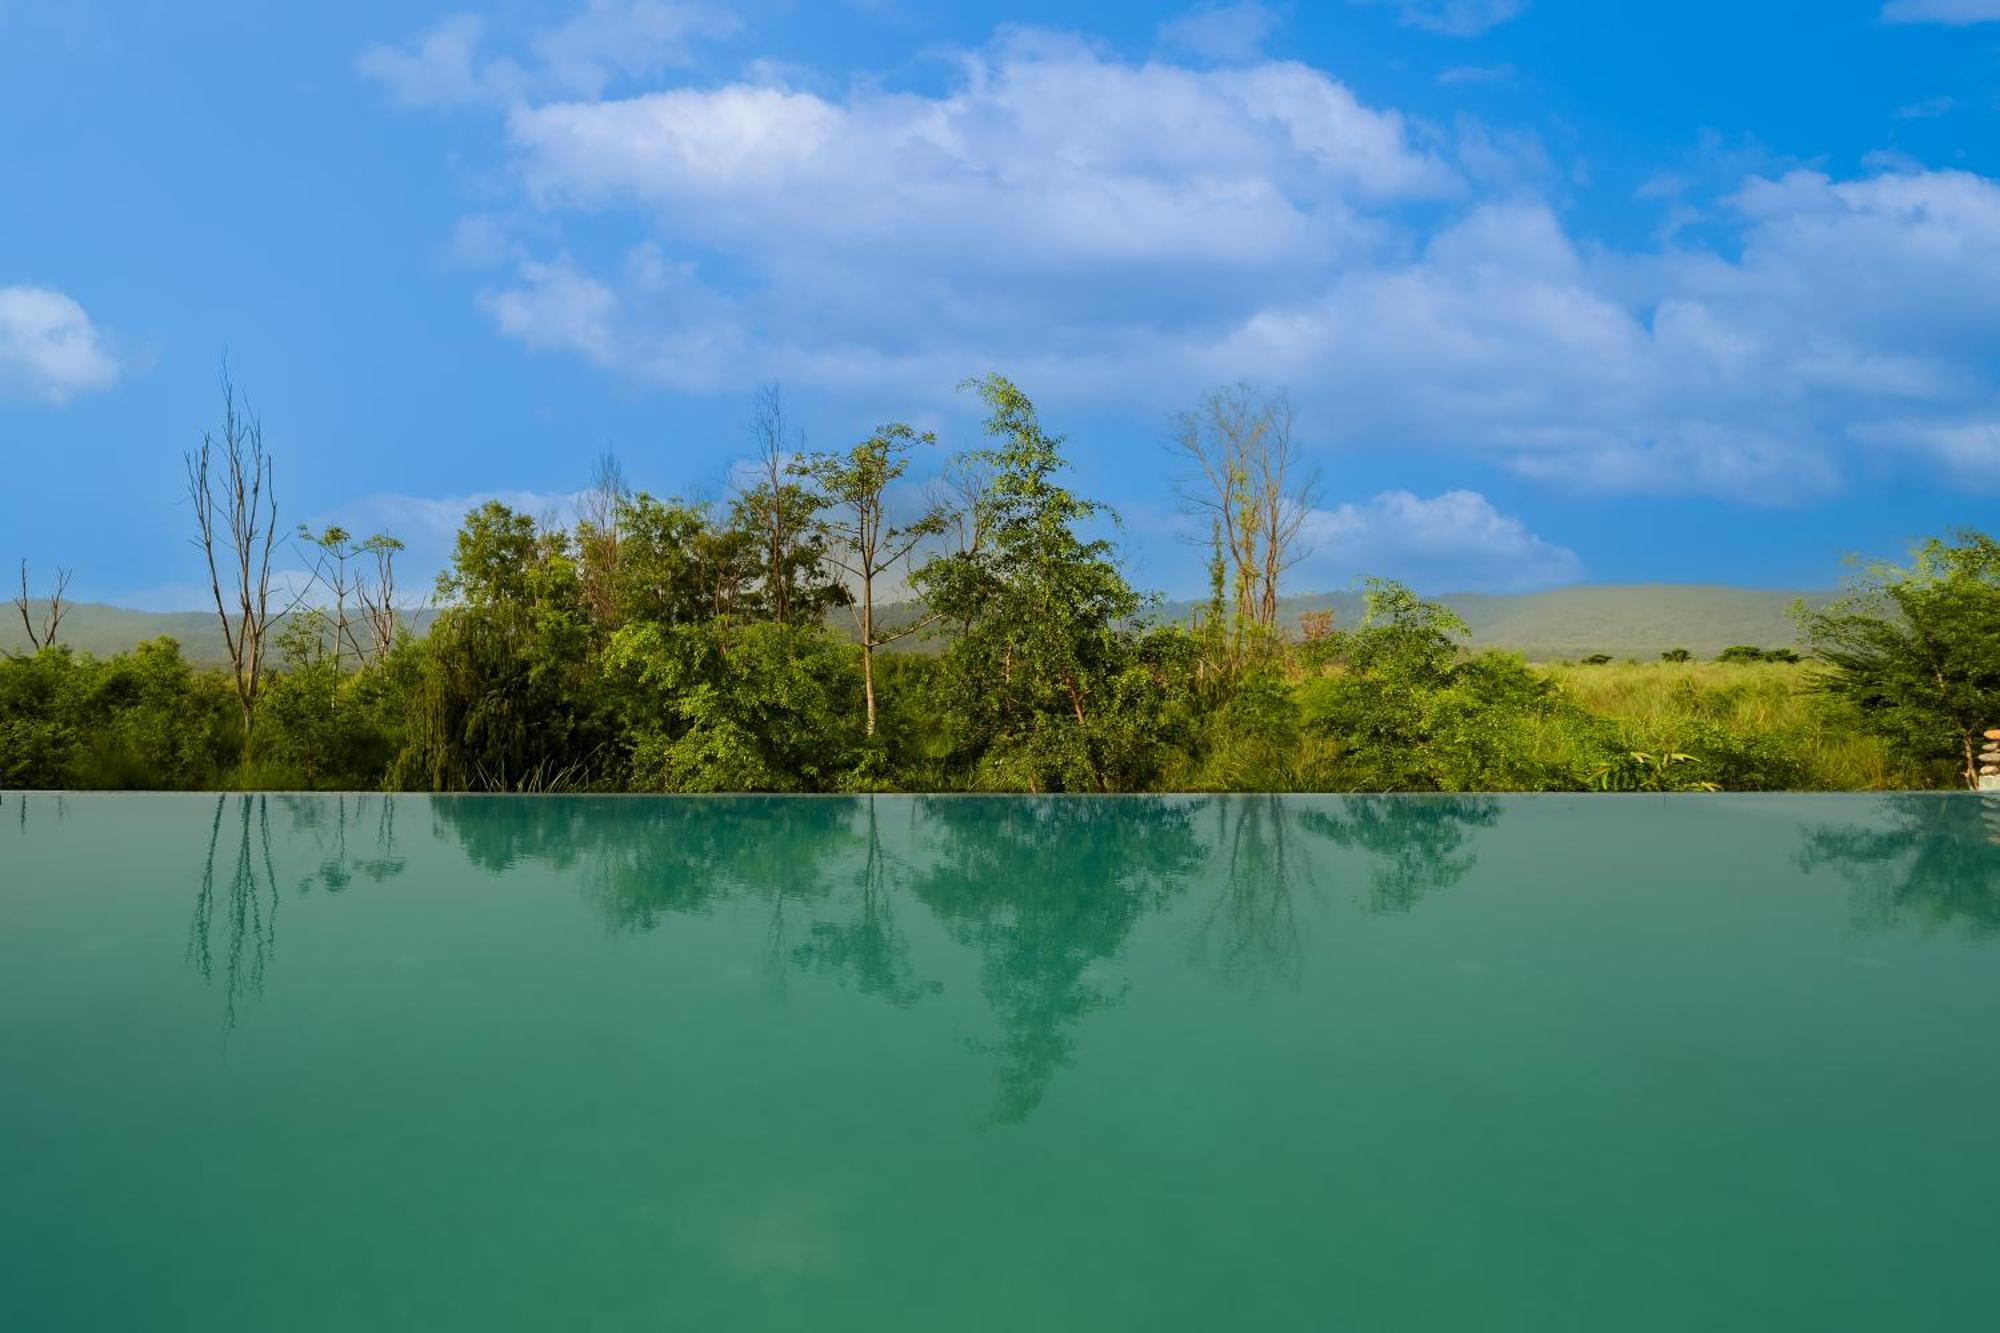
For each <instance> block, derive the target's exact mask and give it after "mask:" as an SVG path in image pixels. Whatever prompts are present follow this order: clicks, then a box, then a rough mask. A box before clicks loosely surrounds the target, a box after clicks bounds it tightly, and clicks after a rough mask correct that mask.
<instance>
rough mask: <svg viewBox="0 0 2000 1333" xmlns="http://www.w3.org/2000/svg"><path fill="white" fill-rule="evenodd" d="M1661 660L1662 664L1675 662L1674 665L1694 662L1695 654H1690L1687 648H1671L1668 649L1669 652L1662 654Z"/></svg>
mask: <svg viewBox="0 0 2000 1333" xmlns="http://www.w3.org/2000/svg"><path fill="white" fill-rule="evenodd" d="M1660 660H1661V661H1662V662H1674V663H1680V662H1692V661H1694V654H1693V653H1691V652H1689V651H1688V650H1687V649H1685V648H1669V649H1667V651H1665V652H1664V653H1661V654H1660Z"/></svg>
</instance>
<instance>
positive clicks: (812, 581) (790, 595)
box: [730, 384, 843, 625]
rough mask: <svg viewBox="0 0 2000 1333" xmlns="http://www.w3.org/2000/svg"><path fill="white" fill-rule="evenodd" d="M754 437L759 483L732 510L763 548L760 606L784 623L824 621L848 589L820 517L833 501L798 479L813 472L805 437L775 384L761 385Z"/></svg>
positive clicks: (752, 423)
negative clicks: (832, 572) (835, 571)
mask: <svg viewBox="0 0 2000 1333" xmlns="http://www.w3.org/2000/svg"><path fill="white" fill-rule="evenodd" d="M750 437H751V441H752V443H753V444H754V446H755V448H756V476H757V481H756V483H755V484H754V485H752V486H750V487H748V488H747V489H745V490H742V491H740V492H739V493H738V494H737V496H736V498H735V499H734V500H733V501H732V502H731V504H730V513H731V518H732V520H733V522H734V524H735V526H737V527H739V528H741V529H743V531H744V532H745V533H746V534H748V537H749V540H750V542H751V544H752V545H754V547H755V549H756V552H757V559H756V563H757V566H758V577H757V584H758V589H757V591H758V601H759V603H760V609H761V611H762V612H763V614H764V615H765V616H766V617H768V618H769V619H771V620H773V621H776V622H777V623H778V624H780V625H790V624H805V623H808V622H811V621H815V620H818V619H820V618H821V617H823V616H824V615H825V614H826V612H827V610H828V609H829V608H831V607H834V606H837V605H839V604H840V602H841V601H842V600H843V590H842V589H841V588H840V586H839V585H838V584H837V583H836V582H835V581H834V580H833V579H832V578H830V577H829V576H828V574H827V571H826V567H825V560H824V556H825V546H824V537H823V531H822V529H821V527H820V525H819V523H818V521H817V518H818V514H819V510H820V508H821V506H822V505H823V504H825V500H824V498H823V497H821V496H820V495H818V494H816V493H815V492H814V491H813V490H812V489H811V488H810V487H808V486H803V485H800V484H799V480H798V479H799V478H801V477H803V476H805V475H807V474H806V473H805V472H804V470H803V469H802V468H801V467H800V466H799V460H800V457H801V455H802V453H803V451H804V447H805V437H804V435H803V434H802V433H800V432H796V431H794V430H793V429H792V427H791V425H790V424H789V422H788V421H787V420H786V418H785V400H784V396H783V394H782V393H781V392H780V391H779V389H778V386H777V385H775V384H767V385H765V386H764V387H763V388H762V389H760V390H759V391H758V394H757V405H756V410H755V412H754V413H753V414H752V417H751V421H750Z"/></svg>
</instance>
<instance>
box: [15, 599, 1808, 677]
mask: <svg viewBox="0 0 2000 1333" xmlns="http://www.w3.org/2000/svg"><path fill="white" fill-rule="evenodd" d="M1829 596H1831V594H1830V593H1827V592H1824V591H1817V592H1815V591H1787V590H1779V589H1766V588H1729V587H1720V586H1711V585H1705V584H1683V583H1641V584H1632V585H1629V586H1622V587H1613V586H1586V587H1575V588H1556V589H1552V590H1550V591H1548V592H1535V593H1523V594H1518V595H1505V596H1503V595H1495V594H1487V593H1448V594H1446V595H1445V596H1443V597H1441V598H1439V599H1438V600H1440V601H1442V602H1444V603H1446V604H1447V605H1449V606H1450V607H1451V608H1452V609H1453V610H1454V611H1456V612H1458V614H1459V615H1460V616H1461V617H1463V618H1464V620H1465V623H1466V624H1467V625H1468V626H1469V627H1470V628H1471V630H1472V643H1473V645H1474V646H1475V647H1481V648H1506V649H1509V650H1511V651H1514V652H1519V653H1522V654H1524V655H1526V656H1527V657H1529V658H1530V659H1532V660H1535V661H1553V660H1557V659H1564V658H1569V659H1574V658H1579V657H1585V656H1588V655H1589V654H1591V653H1609V654H1610V655H1611V656H1613V657H1619V658H1624V657H1637V658H1642V659H1650V658H1653V657H1656V656H1658V655H1659V654H1660V653H1662V652H1665V651H1666V650H1667V649H1670V648H1686V649H1687V650H1688V651H1689V652H1691V653H1693V654H1695V655H1696V656H1697V657H1713V656H1715V654H1717V653H1719V652H1721V651H1722V650H1723V649H1724V648H1727V647H1729V646H1730V645H1732V644H1738V643H1748V644H1755V645H1756V646H1758V647H1760V648H1781V647H1792V646H1795V645H1796V643H1797V640H1798V630H1797V627H1796V626H1795V625H1794V624H1793V623H1792V618H1791V607H1792V604H1793V603H1794V602H1795V601H1798V600H1800V599H1801V598H1803V599H1804V600H1805V601H1806V602H1807V603H1809V604H1820V603H1824V602H1825V601H1826V600H1827V598H1828V597H1829ZM1199 605H1200V604H1199V603H1195V602H1169V603H1167V604H1165V605H1164V606H1162V607H1160V608H1159V610H1158V612H1157V615H1158V617H1159V618H1160V619H1163V620H1169V621H1172V620H1185V619H1186V618H1187V616H1188V615H1189V614H1190V613H1191V612H1192V611H1194V610H1195V609H1196V608H1197V607H1198V606H1199ZM911 610H912V608H909V607H900V606H891V607H883V608H882V609H881V613H882V617H883V620H884V622H885V623H887V624H895V623H897V622H898V621H900V620H902V619H903V618H904V617H906V616H907V615H909V614H910V613H911ZM0 611H4V613H5V618H4V620H0V651H21V650H24V649H26V648H27V646H28V638H27V635H26V634H25V633H23V632H22V629H21V621H20V617H19V616H18V615H17V614H15V611H14V608H13V607H12V606H11V605H5V606H0ZM1308 611H1332V612H1333V614H1334V623H1335V624H1336V625H1341V626H1350V625H1353V624H1354V623H1355V622H1356V621H1358V620H1359V619H1360V617H1361V596H1360V594H1359V593H1351V592H1341V593H1321V594H1313V595H1307V596H1300V597H1288V598H1286V599H1285V601H1284V602H1283V604H1282V607H1281V616H1282V618H1283V620H1284V623H1285V624H1287V625H1291V626H1295V625H1297V623H1298V618H1299V617H1300V616H1301V615H1303V614H1305V613H1306V612H1308ZM35 614H36V616H37V624H39V623H40V621H39V616H40V611H39V609H37V610H36V612H35ZM430 615H431V613H429V612H420V613H416V614H415V615H414V616H412V618H411V621H412V623H411V628H412V629H414V630H415V631H417V632H418V633H422V632H423V631H424V630H425V629H427V628H429V625H430ZM834 616H835V619H834V620H833V622H832V623H833V624H834V625H836V626H837V627H839V628H842V629H846V628H847V627H848V617H847V613H846V612H845V611H836V612H835V613H834ZM162 634H170V635H172V636H173V637H174V638H176V639H178V640H179V641H180V644H181V650H182V651H183V652H185V653H186V654H187V655H188V657H189V659H190V660H192V661H195V662H199V663H203V664H209V665H216V664H220V663H222V662H223V661H224V660H225V659H224V656H223V648H222V635H221V633H220V631H219V630H217V628H216V624H215V616H214V615H213V613H210V612H202V611H173V612H160V611H133V610H130V609H127V608H125V607H118V606H104V605H100V604H97V603H91V602H81V603H78V604H77V605H76V606H75V607H74V608H72V609H71V610H70V612H69V614H68V615H67V616H65V617H64V619H63V625H62V637H63V642H65V643H68V644H70V645H71V646H73V647H75V648H77V649H79V650H81V651H84V652H89V653H94V654H97V655H99V656H103V655H106V654H110V653H115V652H121V651H123V650H125V649H127V648H130V647H131V646H132V645H133V644H135V643H138V642H139V641H140V640H142V639H150V638H156V637H158V636H159V635H162ZM905 642H906V643H907V644H910V645H912V646H914V645H916V644H917V642H918V641H916V640H906V641H905Z"/></svg>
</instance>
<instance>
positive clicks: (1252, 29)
mask: <svg viewBox="0 0 2000 1333" xmlns="http://www.w3.org/2000/svg"><path fill="white" fill-rule="evenodd" d="M1277 26H1278V12H1277V11H1276V10H1274V9H1272V8H1271V7H1270V6H1269V5H1264V4H1259V3H1257V0H1237V2H1236V3H1234V4H1213V5H1205V6H1203V7H1202V8H1200V9H1195V10H1190V11H1189V12H1188V13H1186V14H1183V15H1181V16H1180V17H1179V18H1174V19H1169V20H1167V21H1166V22H1165V23H1162V24H1161V25H1160V32H1159V36H1160V44H1161V45H1162V46H1164V47H1166V48H1168V49H1169V50H1173V51H1182V52H1186V53H1188V54H1190V55H1196V56H1204V57H1206V58H1208V59H1210V60H1222V61H1236V62H1247V61H1250V60H1254V59H1256V58H1257V56H1258V55H1259V54H1260V53H1261V52H1262V51H1263V49H1264V43H1265V41H1266V40H1267V39H1268V38H1269V37H1270V35H1271V33H1272V32H1273V31H1275V30H1276V28H1277Z"/></svg>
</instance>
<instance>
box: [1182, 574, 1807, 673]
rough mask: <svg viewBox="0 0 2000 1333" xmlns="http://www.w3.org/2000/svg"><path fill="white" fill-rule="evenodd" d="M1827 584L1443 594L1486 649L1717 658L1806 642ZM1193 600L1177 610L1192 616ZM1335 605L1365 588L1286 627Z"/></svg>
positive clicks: (1292, 612)
mask: <svg viewBox="0 0 2000 1333" xmlns="http://www.w3.org/2000/svg"><path fill="white" fill-rule="evenodd" d="M1832 596H1833V594H1832V593H1830V592H1827V591H1824V590H1817V591H1814V590H1805V589H1772V588H1730V587H1722V586H1717V585H1711V584H1691V583H1639V584H1629V585H1623V586H1618V585H1600V586H1582V587H1574V588H1553V589H1550V590H1549V591H1547V592H1535V593H1520V594H1513V595H1498V594H1491V593H1448V594H1446V595H1444V596H1443V597H1440V598H1439V599H1438V600H1439V601H1442V602H1444V603H1445V604H1446V605H1448V606H1450V607H1451V609H1452V610H1454V611H1456V612H1458V614H1459V617H1460V618H1461V619H1463V620H1464V621H1465V623H1466V626H1467V628H1469V629H1470V630H1471V631H1472V643H1473V645H1474V646H1475V647H1480V648H1504V649H1507V650H1509V651H1512V652H1518V653H1521V654H1522V655H1524V656H1526V657H1528V658H1529V659H1530V660H1533V661H1555V660H1559V659H1565V658H1567V659H1574V658H1579V657H1586V656H1589V655H1590V654H1592V653H1609V654H1610V655H1611V656H1613V657H1618V658H1625V657H1637V658H1641V659H1650V658H1653V657H1657V656H1658V655H1659V654H1660V653H1663V652H1665V651H1667V650H1668V649H1671V648H1685V649H1687V650H1688V651H1689V652H1691V653H1693V654H1694V655H1695V656H1697V657H1713V656H1715V654H1717V653H1719V652H1721V651H1722V650H1723V649H1724V648H1727V647H1730V646H1731V645H1733V644H1739V643H1747V644H1754V645H1756V646H1757V647H1760V648H1789V647H1795V646H1797V643H1798V626H1797V625H1796V624H1795V623H1794V622H1793V619H1792V606H1793V604H1794V603H1796V602H1798V601H1801V600H1803V601H1805V602H1806V603H1807V604H1808V605H1823V604H1825V603H1826V601H1827V600H1828V599H1830V598H1831V597H1832ZM1189 606H1190V604H1180V605H1178V606H1177V607H1175V608H1174V611H1175V612H1176V613H1177V614H1181V615H1185V614H1186V611H1187V610H1188V609H1189ZM1320 610H1330V611H1332V612H1333V613H1334V623H1335V624H1336V625H1353V624H1354V623H1356V622H1357V621H1358V620H1359V619H1360V618H1361V596H1360V594H1359V593H1334V594H1326V595H1321V596H1306V597H1295V598H1287V599H1285V601H1284V602H1283V603H1282V604H1281V615H1282V618H1283V620H1284V621H1285V623H1286V624H1289V625H1296V624H1297V623H1298V618H1299V616H1300V615H1302V614H1304V613H1305V612H1308V611H1320Z"/></svg>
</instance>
